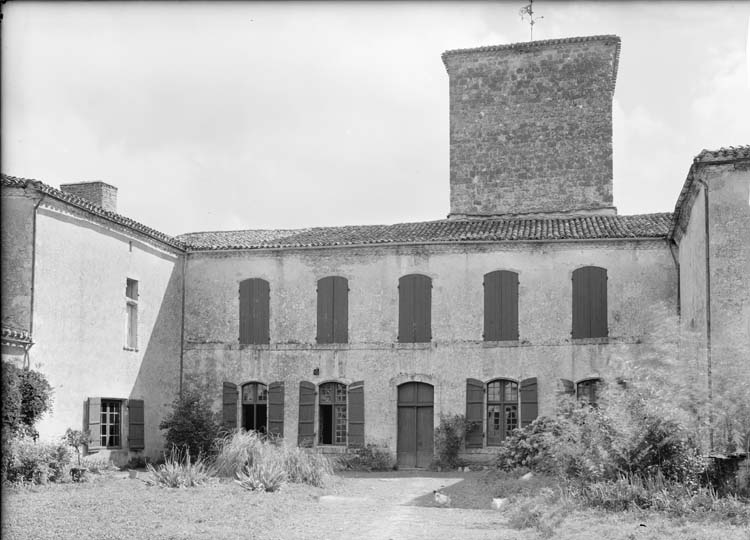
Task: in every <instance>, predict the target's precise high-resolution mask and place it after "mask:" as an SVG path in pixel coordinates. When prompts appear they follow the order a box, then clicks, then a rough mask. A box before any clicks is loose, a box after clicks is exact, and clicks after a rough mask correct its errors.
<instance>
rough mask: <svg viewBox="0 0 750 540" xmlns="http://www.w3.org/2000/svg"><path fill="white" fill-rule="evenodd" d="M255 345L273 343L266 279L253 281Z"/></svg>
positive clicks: (268, 289)
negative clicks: (270, 330)
mask: <svg viewBox="0 0 750 540" xmlns="http://www.w3.org/2000/svg"><path fill="white" fill-rule="evenodd" d="M253 282H254V283H253V289H254V290H253V343H257V344H265V343H268V342H269V341H271V339H270V332H269V313H268V311H269V305H268V304H269V300H270V298H269V296H270V295H269V291H270V287H269V285H268V282H267V281H266V280H265V279H254V280H253Z"/></svg>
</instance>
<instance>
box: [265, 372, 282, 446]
mask: <svg viewBox="0 0 750 540" xmlns="http://www.w3.org/2000/svg"><path fill="white" fill-rule="evenodd" d="M268 432H269V433H271V434H273V435H277V436H279V437H283V436H284V383H283V382H272V383H271V384H269V385H268Z"/></svg>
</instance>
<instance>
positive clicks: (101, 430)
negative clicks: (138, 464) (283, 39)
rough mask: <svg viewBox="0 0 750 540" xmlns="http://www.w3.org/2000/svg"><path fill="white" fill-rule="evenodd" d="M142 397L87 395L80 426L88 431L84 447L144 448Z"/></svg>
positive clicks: (98, 448)
mask: <svg viewBox="0 0 750 540" xmlns="http://www.w3.org/2000/svg"><path fill="white" fill-rule="evenodd" d="M145 425H146V424H145V420H144V405H143V400H142V399H116V398H98V397H92V398H88V399H87V400H86V401H85V402H84V418H83V429H84V431H88V432H89V442H88V450H89V451H97V450H100V449H105V448H128V449H129V450H143V449H144V448H145Z"/></svg>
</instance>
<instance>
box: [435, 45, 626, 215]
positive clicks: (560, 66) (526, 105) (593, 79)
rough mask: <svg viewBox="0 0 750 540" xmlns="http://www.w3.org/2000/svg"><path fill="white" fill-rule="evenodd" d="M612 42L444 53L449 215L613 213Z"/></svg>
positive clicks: (615, 51)
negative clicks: (447, 82) (447, 95)
mask: <svg viewBox="0 0 750 540" xmlns="http://www.w3.org/2000/svg"><path fill="white" fill-rule="evenodd" d="M619 54H620V38H619V37H617V36H588V37H576V38H567V39H552V40H546V41H531V42H526V43H514V44H510V45H499V46H494V47H479V48H476V49H459V50H454V51H447V52H445V53H443V62H444V63H445V67H446V70H447V71H448V76H449V79H450V186H451V193H450V196H451V214H450V216H449V217H452V218H462V217H474V216H476V217H481V216H492V215H523V214H571V213H597V214H614V213H616V210H615V208H614V207H613V206H612V98H613V94H614V90H615V80H616V77H617V64H618V59H619Z"/></svg>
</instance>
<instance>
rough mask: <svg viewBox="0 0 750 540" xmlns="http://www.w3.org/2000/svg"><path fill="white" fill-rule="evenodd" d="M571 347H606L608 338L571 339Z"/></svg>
mask: <svg viewBox="0 0 750 540" xmlns="http://www.w3.org/2000/svg"><path fill="white" fill-rule="evenodd" d="M570 341H571V342H572V343H573V345H607V344H608V343H609V337H588V338H571V340H570Z"/></svg>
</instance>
